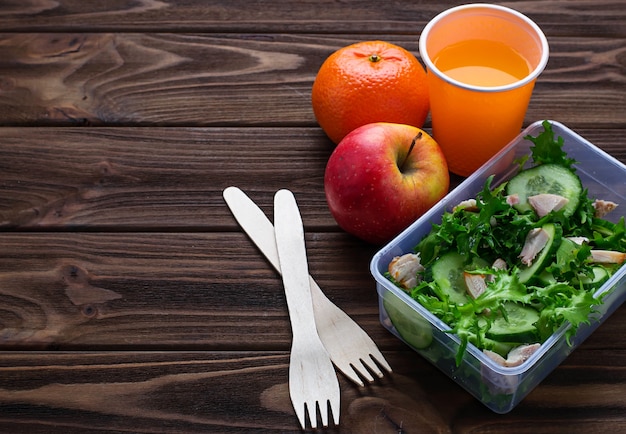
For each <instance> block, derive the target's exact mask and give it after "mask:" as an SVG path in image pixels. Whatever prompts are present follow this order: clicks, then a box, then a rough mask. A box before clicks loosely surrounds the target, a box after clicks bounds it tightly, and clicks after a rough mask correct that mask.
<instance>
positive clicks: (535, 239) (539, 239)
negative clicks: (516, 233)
mask: <svg viewBox="0 0 626 434" xmlns="http://www.w3.org/2000/svg"><path fill="white" fill-rule="evenodd" d="M549 240H550V235H549V234H548V233H547V232H546V231H545V230H543V229H542V228H535V229H531V230H530V232H528V235H526V240H525V241H524V247H522V252H521V253H520V254H519V256H518V257H519V258H521V259H522V264H524V265H527V266H529V267H530V265H531V264H532V263H533V260H534V259H535V257H536V256H537V254H538V253H539V252H541V250H542V249H543V248H544V247H545V246H546V244H547V243H548V241H549Z"/></svg>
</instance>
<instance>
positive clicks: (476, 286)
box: [463, 271, 487, 300]
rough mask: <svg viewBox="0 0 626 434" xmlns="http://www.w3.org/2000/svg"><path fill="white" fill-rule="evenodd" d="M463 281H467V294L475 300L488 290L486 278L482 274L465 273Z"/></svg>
mask: <svg viewBox="0 0 626 434" xmlns="http://www.w3.org/2000/svg"><path fill="white" fill-rule="evenodd" d="M463 279H465V287H466V289H467V293H468V294H469V295H470V297H472V298H473V299H474V300H476V299H477V298H478V297H480V295H481V294H482V293H483V292H485V291H486V290H487V282H486V281H485V276H484V275H482V274H472V273H468V272H466V271H464V272H463Z"/></svg>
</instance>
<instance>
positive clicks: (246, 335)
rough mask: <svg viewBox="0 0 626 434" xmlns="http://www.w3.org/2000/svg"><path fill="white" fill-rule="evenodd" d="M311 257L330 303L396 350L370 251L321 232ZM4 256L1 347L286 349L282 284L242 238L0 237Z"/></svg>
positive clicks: (312, 238)
mask: <svg viewBox="0 0 626 434" xmlns="http://www.w3.org/2000/svg"><path fill="white" fill-rule="evenodd" d="M307 248H308V253H309V262H310V269H311V273H312V274H313V275H314V276H315V277H316V278H317V280H318V282H319V284H320V285H321V287H322V288H324V291H325V292H326V293H327V295H328V296H329V297H330V298H331V299H332V300H333V301H335V303H336V304H337V305H339V306H340V307H343V308H344V309H345V310H346V312H348V314H349V315H351V316H352V317H353V318H354V319H355V321H357V322H359V323H360V324H361V325H362V327H364V328H365V329H366V330H367V331H368V332H370V333H371V334H372V336H373V337H374V338H375V339H378V338H385V339H386V340H387V345H390V344H391V345H392V346H396V347H397V346H398V345H399V343H398V342H396V341H395V340H393V339H391V336H390V335H388V333H386V331H385V330H384V329H383V328H382V327H381V325H380V324H379V321H378V315H377V312H378V302H377V296H376V291H375V284H374V280H373V278H372V277H371V275H370V274H369V261H370V259H371V257H372V255H373V254H374V252H375V248H374V247H371V246H366V245H363V244H362V243H361V242H359V241H356V240H354V239H353V238H351V237H348V236H347V235H344V234H335V235H333V234H324V233H311V234H307ZM348 252H349V254H348ZM0 258H2V260H1V261H0V306H2V308H1V309H0V329H2V332H1V335H0V336H1V341H0V348H12V349H20V348H22V349H32V348H48V349H86V348H102V349H116V348H117V349H161V350H167V349H173V348H194V349H232V350H244V349H272V348H275V349H281V350H287V349H288V348H289V343H290V328H289V319H288V314H287V309H286V304H285V300H284V294H283V290H282V282H281V280H280V277H279V276H278V274H277V273H276V272H275V271H274V270H273V268H271V266H270V264H269V263H268V262H267V261H266V260H265V259H264V257H263V256H262V255H261V253H260V252H258V251H257V250H256V248H255V247H254V245H253V244H252V243H251V242H250V241H249V240H248V239H247V237H246V236H245V235H244V234H243V233H238V232H236V233H197V234H181V233H172V234H167V233H147V234H105V233H93V234H85V233H83V234H81V233H36V234H31V233H0Z"/></svg>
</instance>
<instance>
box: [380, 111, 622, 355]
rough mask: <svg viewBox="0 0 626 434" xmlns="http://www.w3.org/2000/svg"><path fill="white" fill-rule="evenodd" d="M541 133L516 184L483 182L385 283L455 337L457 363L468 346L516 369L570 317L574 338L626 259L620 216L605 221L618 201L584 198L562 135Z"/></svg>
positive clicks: (393, 267)
mask: <svg viewBox="0 0 626 434" xmlns="http://www.w3.org/2000/svg"><path fill="white" fill-rule="evenodd" d="M543 127H544V131H543V132H542V133H541V134H539V135H538V136H537V137H532V136H527V137H525V139H528V140H530V141H532V143H533V146H531V155H530V156H527V157H525V158H524V159H522V160H520V161H519V164H520V171H519V172H518V173H517V174H516V175H515V176H514V177H513V178H511V179H510V180H509V181H507V182H505V183H503V184H500V185H498V186H496V187H492V181H493V177H490V178H489V179H487V181H486V182H485V184H484V187H483V189H482V191H480V192H479V193H478V194H477V196H476V197H475V198H470V199H468V200H467V201H464V202H462V203H460V204H458V205H457V206H456V207H455V208H454V209H453V210H452V211H451V212H446V213H445V214H444V215H443V217H442V222H441V224H435V225H433V228H432V230H431V232H430V233H429V234H428V235H427V236H426V237H424V238H423V239H422V240H421V241H420V242H419V243H418V245H417V246H416V247H415V250H414V253H410V254H407V255H404V257H402V258H394V260H393V261H392V263H391V264H390V266H389V272H388V273H387V277H388V278H389V279H390V280H392V281H393V282H394V283H395V284H396V285H398V286H399V287H401V288H402V289H404V290H405V291H406V292H407V293H409V294H410V296H411V297H412V298H413V299H415V300H417V301H418V302H419V303H420V304H421V305H422V306H424V307H425V308H426V309H428V310H429V311H430V312H432V313H433V314H434V315H436V316H437V317H438V318H440V319H441V320H442V321H443V322H444V323H445V324H447V325H448V326H449V327H450V330H449V332H450V333H454V334H456V335H458V336H459V338H460V341H461V345H460V347H459V351H458V353H457V356H456V363H457V365H459V364H460V363H461V360H462V357H463V354H464V352H465V350H466V348H467V345H468V343H472V344H474V345H476V346H477V347H478V348H480V349H481V350H483V351H484V352H487V353H489V354H490V355H492V356H494V357H496V358H500V359H501V360H498V361H499V362H501V364H503V365H505V366H512V365H511V364H507V362H510V360H509V359H508V358H509V357H510V354H511V353H512V352H515V350H517V349H519V348H523V347H525V346H531V345H532V346H534V348H536V347H538V346H539V344H540V343H541V342H543V341H545V340H546V339H547V338H548V337H549V336H550V335H552V334H553V333H554V332H555V331H556V330H557V329H559V328H560V327H561V326H562V325H563V324H564V322H566V321H567V322H569V323H570V324H571V327H570V328H569V329H568V330H567V334H566V337H567V339H568V342H569V340H570V339H571V337H572V336H573V335H574V334H575V333H576V330H577V328H578V327H579V326H580V325H581V324H584V323H589V321H590V315H591V314H592V313H593V312H594V306H597V305H599V304H600V303H602V300H601V299H599V298H597V297H594V293H595V292H596V290H597V289H598V288H600V286H601V285H602V284H603V283H604V282H605V281H606V280H607V279H609V278H610V276H611V275H612V274H613V273H614V272H615V271H616V270H617V269H619V267H621V265H622V264H623V263H624V261H625V260H626V253H625V252H626V230H625V223H624V217H621V218H620V219H619V221H618V222H617V223H612V222H611V221H609V220H606V219H605V218H604V216H605V215H606V213H608V212H610V211H612V210H613V209H614V208H615V207H616V206H617V204H614V203H612V202H609V201H604V200H601V199H591V198H589V197H588V193H587V191H586V190H585V189H584V187H583V185H582V184H581V181H580V179H579V177H578V175H577V174H576V169H575V165H576V161H574V160H572V159H570V158H568V156H567V154H566V153H565V152H564V151H563V149H562V147H563V139H562V138H561V137H558V138H555V137H554V133H553V131H552V126H551V124H550V123H549V122H548V121H545V122H543ZM529 158H532V164H531V167H530V168H528V169H524V166H525V164H526V162H527V160H528V159H529ZM391 320H392V322H393V318H391ZM394 325H396V324H394ZM396 328H398V327H396ZM399 333H400V334H402V331H401V330H399ZM517 353H519V351H517ZM492 358H493V357H492ZM510 363H514V362H510Z"/></svg>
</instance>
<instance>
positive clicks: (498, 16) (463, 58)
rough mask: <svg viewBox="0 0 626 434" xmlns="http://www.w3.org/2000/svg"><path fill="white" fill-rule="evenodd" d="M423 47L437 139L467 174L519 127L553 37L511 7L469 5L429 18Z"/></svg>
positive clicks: (459, 170)
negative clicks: (430, 19) (549, 38)
mask: <svg viewBox="0 0 626 434" xmlns="http://www.w3.org/2000/svg"><path fill="white" fill-rule="evenodd" d="M419 50H420V55H421V58H422V60H423V61H424V63H425V64H426V69H427V72H428V73H427V80H428V91H429V99H430V114H431V122H432V130H433V138H434V139H435V141H437V143H438V144H439V146H440V147H441V149H442V151H443V153H444V155H445V157H446V160H447V162H448V167H449V169H450V171H451V172H453V173H456V174H457V175H462V176H469V175H470V174H471V173H472V172H474V171H475V170H476V169H478V168H479V167H480V166H481V165H482V164H484V163H485V162H486V161H487V160H488V159H489V158H491V157H492V156H494V155H495V154H496V153H497V152H498V151H499V150H500V149H502V148H503V147H504V146H506V145H507V144H508V143H509V142H510V141H511V140H513V139H514V138H515V136H517V135H518V134H519V133H520V131H521V128H522V124H523V122H524V117H525V115H526V109H527V108H528V104H529V102H530V97H531V94H532V91H533V88H534V84H535V81H536V79H537V77H538V76H539V74H540V73H541V71H543V69H544V68H545V65H546V64H547V61H548V43H547V39H546V37H545V35H544V34H543V32H541V30H540V29H539V27H537V25H536V24H535V23H533V22H532V21H531V20H530V19H528V18H527V17H525V16H524V15H522V14H520V13H519V12H517V11H515V10H513V9H510V8H507V7H504V6H498V5H489V4H467V5H461V6H457V7H454V8H451V9H448V10H447V11H444V12H442V13H441V14H439V15H438V16H437V17H435V18H434V19H433V20H432V21H431V22H429V23H428V24H427V25H426V27H425V28H424V30H423V32H422V34H421V36H420V41H419Z"/></svg>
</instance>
